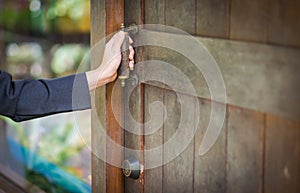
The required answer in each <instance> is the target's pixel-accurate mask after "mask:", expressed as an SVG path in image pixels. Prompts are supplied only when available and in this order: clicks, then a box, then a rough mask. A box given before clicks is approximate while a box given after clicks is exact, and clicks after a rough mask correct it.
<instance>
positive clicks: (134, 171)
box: [122, 156, 140, 179]
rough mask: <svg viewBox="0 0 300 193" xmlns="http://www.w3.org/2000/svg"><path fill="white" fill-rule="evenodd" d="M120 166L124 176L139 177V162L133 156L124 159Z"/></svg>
mask: <svg viewBox="0 0 300 193" xmlns="http://www.w3.org/2000/svg"><path fill="white" fill-rule="evenodd" d="M122 168H123V174H124V176H126V177H129V178H132V179H138V178H139V177H140V162H139V160H138V159H137V158H136V157H134V156H131V157H129V158H127V159H125V160H124V161H123V163H122Z"/></svg>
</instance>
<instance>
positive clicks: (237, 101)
mask: <svg viewBox="0 0 300 193" xmlns="http://www.w3.org/2000/svg"><path fill="white" fill-rule="evenodd" d="M146 34H147V35H142V37H138V39H139V38H143V40H144V41H146V42H147V41H148V40H149V41H150V40H151V41H150V42H152V43H153V42H154V41H155V42H162V41H164V40H168V41H169V42H171V43H172V42H176V41H178V39H177V38H178V37H181V36H180V35H178V34H171V33H162V32H153V31H148V32H147V33H146ZM147 38H148V40H147ZM182 38H184V37H182ZM196 38H197V40H199V42H200V43H203V45H204V46H205V47H206V48H207V49H208V51H209V53H210V54H211V55H212V56H213V58H214V60H215V61H216V64H217V66H218V67H219V69H220V71H221V73H222V78H223V80H224V83H225V86H226V95H227V101H228V103H229V104H232V105H235V106H240V107H243V108H248V109H253V110H257V111H261V112H266V113H271V114H276V115H279V116H282V117H288V118H291V119H295V120H299V117H300V103H299V102H298V101H299V100H300V92H298V90H300V84H298V83H299V82H300V76H299V73H298V72H299V71H300V66H299V65H298V64H299V60H300V50H299V49H292V48H286V47H279V46H270V45H262V44H257V43H245V42H237V41H228V40H217V39H210V38H200V37H196ZM152 40H153V41H152ZM186 49H188V48H186ZM145 53H147V56H148V58H149V60H150V59H152V60H158V61H163V62H167V63H169V64H171V65H172V66H174V67H176V68H178V69H179V70H180V71H181V72H183V73H184V74H185V75H186V77H188V79H189V80H190V81H191V83H192V84H193V86H194V88H195V90H196V94H197V96H199V97H202V98H207V99H210V98H211V96H210V92H209V89H208V87H207V83H206V81H205V79H204V78H203V74H204V73H207V72H204V71H203V74H202V72H201V71H200V70H199V69H198V68H197V67H196V64H193V63H191V61H190V60H188V59H187V58H186V57H184V56H182V55H181V54H178V53H176V52H174V51H170V50H168V49H164V48H161V47H160V48H157V47H150V46H148V47H147V48H145ZM208 55H209V54H208V53H207V54H205V53H203V52H199V56H203V57H205V56H208ZM151 64H153V65H147V66H145V68H144V69H145V70H144V71H145V72H147V73H145V76H148V77H151V76H152V75H153V76H154V75H156V74H157V73H156V72H158V71H159V72H161V73H162V72H165V71H166V67H162V68H160V65H157V64H158V63H155V62H152V63H151ZM212 65H213V64H212ZM206 75H207V74H206ZM165 77H167V78H168V79H172V78H173V80H174V81H172V86H173V88H176V89H178V90H180V91H181V92H183V93H189V94H191V92H188V91H187V87H186V83H185V82H183V81H182V80H179V78H178V76H176V75H175V74H174V73H169V75H168V76H165ZM165 79H166V78H165ZM155 85H156V86H159V87H164V85H160V84H157V83H155Z"/></svg>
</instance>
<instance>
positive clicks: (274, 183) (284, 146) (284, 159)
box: [264, 115, 300, 193]
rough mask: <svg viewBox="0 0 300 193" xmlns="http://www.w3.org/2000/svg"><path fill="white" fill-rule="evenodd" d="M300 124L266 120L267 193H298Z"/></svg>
mask: <svg viewBox="0 0 300 193" xmlns="http://www.w3.org/2000/svg"><path fill="white" fill-rule="evenodd" d="M299 133H300V130H299V123H297V122H294V121H289V120H286V119H282V118H279V117H276V116H271V115H268V116H267V120H266V145H265V148H266V150H265V179H264V181H265V186H264V190H265V192H266V193H277V192H278V193H279V192H280V193H282V192H289V193H296V192H299V191H300V189H299V180H300V178H299V168H300V162H299V160H300V155H299V151H300V150H299V148H300V145H299V143H300V139H299V136H300V134H299Z"/></svg>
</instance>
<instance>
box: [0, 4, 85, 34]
mask: <svg viewBox="0 0 300 193" xmlns="http://www.w3.org/2000/svg"><path fill="white" fill-rule="evenodd" d="M2 4H3V6H1V7H0V27H2V28H4V29H6V30H9V31H15V32H21V33H31V34H45V33H53V32H58V33H64V34H70V33H72V34H73V33H88V32H89V30H90V3H89V0H48V1H42V0H29V1H14V0H4V2H3V3H2Z"/></svg>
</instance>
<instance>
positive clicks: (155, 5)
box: [145, 0, 165, 25]
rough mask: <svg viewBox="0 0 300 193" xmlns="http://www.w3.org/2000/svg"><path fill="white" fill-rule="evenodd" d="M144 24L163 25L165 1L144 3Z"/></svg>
mask: <svg viewBox="0 0 300 193" xmlns="http://www.w3.org/2000/svg"><path fill="white" fill-rule="evenodd" d="M145 24H161V25H164V24H165V1H164V0H152V1H147V0H146V1H145Z"/></svg>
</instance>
